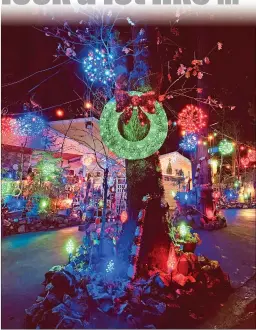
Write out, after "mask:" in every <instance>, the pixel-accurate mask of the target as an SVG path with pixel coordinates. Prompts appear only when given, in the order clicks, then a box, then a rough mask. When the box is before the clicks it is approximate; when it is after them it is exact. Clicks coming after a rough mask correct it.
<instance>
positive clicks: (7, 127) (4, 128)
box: [1, 117, 16, 134]
mask: <svg viewBox="0 0 256 330" xmlns="http://www.w3.org/2000/svg"><path fill="white" fill-rule="evenodd" d="M15 124H16V120H15V119H13V118H11V117H3V118H2V119H1V132H2V134H8V133H10V132H11V131H12V130H13V127H15Z"/></svg>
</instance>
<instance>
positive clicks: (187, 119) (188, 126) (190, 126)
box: [177, 104, 207, 133]
mask: <svg viewBox="0 0 256 330" xmlns="http://www.w3.org/2000/svg"><path fill="white" fill-rule="evenodd" d="M206 118H207V116H206V114H205V113H204V112H203V110H202V109H201V108H198V107H196V106H194V105H193V104H190V105H187V106H186V107H185V108H184V109H182V110H181V112H180V113H179V114H178V122H177V123H178V125H179V126H180V127H181V129H182V130H184V131H186V132H187V133H195V132H199V131H200V130H201V129H202V128H204V127H206Z"/></svg>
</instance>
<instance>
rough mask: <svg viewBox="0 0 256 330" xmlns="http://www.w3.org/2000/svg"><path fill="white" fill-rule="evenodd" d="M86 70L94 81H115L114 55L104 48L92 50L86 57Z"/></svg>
mask: <svg viewBox="0 0 256 330" xmlns="http://www.w3.org/2000/svg"><path fill="white" fill-rule="evenodd" d="M84 72H85V74H86V75H87V77H88V79H89V81H91V82H92V83H94V82H100V83H102V84H104V85H106V84H107V83H110V82H113V80H114V78H115V72H114V70H113V56H112V55H111V54H106V52H105V51H104V50H99V49H96V50H95V51H91V52H90V53H89V54H88V57H86V58H85V59H84Z"/></svg>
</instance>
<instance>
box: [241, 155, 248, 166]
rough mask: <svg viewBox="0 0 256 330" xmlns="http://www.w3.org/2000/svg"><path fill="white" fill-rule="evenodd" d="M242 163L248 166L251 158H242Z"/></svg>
mask: <svg viewBox="0 0 256 330" xmlns="http://www.w3.org/2000/svg"><path fill="white" fill-rule="evenodd" d="M241 164H242V166H244V167H246V166H248V165H249V164H250V159H249V158H248V157H243V158H241Z"/></svg>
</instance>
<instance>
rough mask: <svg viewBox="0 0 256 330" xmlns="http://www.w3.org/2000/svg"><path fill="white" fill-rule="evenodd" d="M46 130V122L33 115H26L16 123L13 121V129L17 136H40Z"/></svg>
mask: <svg viewBox="0 0 256 330" xmlns="http://www.w3.org/2000/svg"><path fill="white" fill-rule="evenodd" d="M45 128H46V123H45V121H44V120H43V119H42V118H41V117H38V116H36V115H34V114H33V113H31V112H29V113H25V114H24V115H23V116H22V117H20V118H18V119H17V120H16V121H12V129H13V132H14V134H15V135H18V136H26V137H33V136H35V135H40V134H41V133H42V131H43V130H44V129H45Z"/></svg>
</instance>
